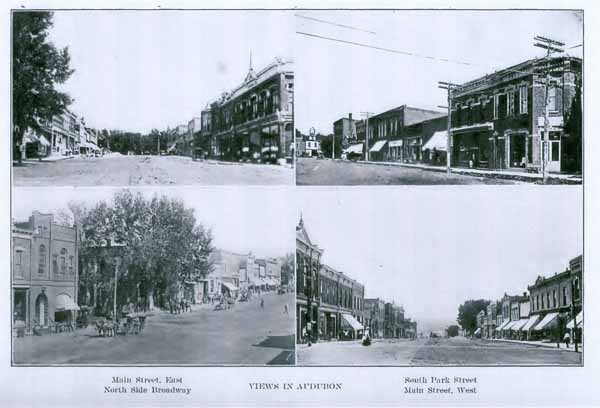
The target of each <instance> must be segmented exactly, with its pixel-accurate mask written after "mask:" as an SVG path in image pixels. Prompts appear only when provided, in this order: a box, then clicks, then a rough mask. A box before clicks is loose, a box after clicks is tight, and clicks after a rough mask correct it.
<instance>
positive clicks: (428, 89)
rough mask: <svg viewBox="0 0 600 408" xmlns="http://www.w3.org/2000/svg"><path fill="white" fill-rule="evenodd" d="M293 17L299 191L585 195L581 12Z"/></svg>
mask: <svg viewBox="0 0 600 408" xmlns="http://www.w3.org/2000/svg"><path fill="white" fill-rule="evenodd" d="M294 16H295V27H296V35H297V40H296V60H297V61H298V63H297V64H296V65H297V71H296V72H297V73H298V77H299V78H301V80H300V81H301V84H302V90H301V92H300V93H299V97H298V98H297V106H296V144H297V148H296V152H297V156H298V159H297V164H298V165H297V167H296V183H297V184H298V185H390V184H396V185H397V184H399V185H438V184H522V183H530V184H532V183H534V184H581V183H582V137H583V134H582V133H583V132H582V109H583V103H582V80H583V79H582V72H583V68H582V67H583V12H581V11H572V10H361V11H358V10H320V11H317V10H299V11H297V12H296V13H295V14H294ZM432 36H434V37H435V40H433V38H432ZM315 61H318V62H319V64H318V67H315V63H314V62H315ZM448 152H450V153H449V154H448Z"/></svg>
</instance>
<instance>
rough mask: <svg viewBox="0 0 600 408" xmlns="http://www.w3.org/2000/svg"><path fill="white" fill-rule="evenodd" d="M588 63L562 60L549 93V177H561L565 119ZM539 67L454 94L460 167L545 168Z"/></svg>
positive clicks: (513, 70) (519, 68)
mask: <svg viewBox="0 0 600 408" xmlns="http://www.w3.org/2000/svg"><path fill="white" fill-rule="evenodd" d="M581 63H582V61H581V59H579V58H574V57H557V58H554V59H553V62H552V64H553V65H554V66H558V68H556V69H554V70H553V72H552V80H553V83H552V86H551V87H550V89H549V93H548V104H549V116H550V118H549V121H550V132H549V137H550V142H549V143H550V144H549V147H548V149H549V163H548V169H549V171H554V172H559V171H561V156H562V153H561V152H562V144H563V143H564V138H566V137H568V136H567V135H566V134H564V132H563V126H564V123H565V115H567V114H568V112H569V110H570V108H571V102H572V100H573V98H574V96H575V92H576V86H577V85H576V84H577V82H578V81H577V79H578V77H579V76H580V75H581V65H582V64H581ZM542 76H543V74H542V71H541V70H540V64H539V61H536V60H528V61H525V62H522V63H520V64H517V65H515V66H512V67H509V68H506V69H503V70H499V71H496V72H494V73H492V74H489V75H486V76H484V77H482V78H478V79H475V80H473V81H470V82H467V83H465V84H462V85H461V86H460V87H458V88H457V89H456V90H455V91H453V94H452V121H451V122H452V123H451V135H452V154H451V163H452V166H456V167H475V168H477V167H478V168H486V169H509V168H528V169H531V170H533V171H538V170H539V169H540V167H541V161H542V155H541V149H542V138H541V136H542V133H543V127H544V111H545V97H546V95H545V86H544V85H542V84H540V83H539V82H538V80H539V79H540V78H541V77H542Z"/></svg>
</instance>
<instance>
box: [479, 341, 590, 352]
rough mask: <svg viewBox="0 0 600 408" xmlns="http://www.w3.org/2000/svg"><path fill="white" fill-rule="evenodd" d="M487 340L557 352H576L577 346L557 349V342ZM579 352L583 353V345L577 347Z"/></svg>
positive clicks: (564, 346) (562, 346)
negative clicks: (526, 345) (543, 348)
mask: <svg viewBox="0 0 600 408" xmlns="http://www.w3.org/2000/svg"><path fill="white" fill-rule="evenodd" d="M485 340H488V341H501V342H505V343H520V344H528V345H530V346H537V347H545V348H550V349H555V350H563V351H575V345H573V344H570V345H569V347H568V348H567V346H566V344H565V343H564V342H563V343H559V346H560V347H556V342H551V343H546V342H541V341H527V340H510V339H485ZM577 352H578V353H582V352H583V344H581V343H580V344H578V345H577Z"/></svg>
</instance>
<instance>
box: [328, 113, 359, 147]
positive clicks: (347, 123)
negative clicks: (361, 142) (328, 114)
mask: <svg viewBox="0 0 600 408" xmlns="http://www.w3.org/2000/svg"><path fill="white" fill-rule="evenodd" d="M333 135H334V136H335V138H336V140H338V138H339V139H340V140H341V141H342V146H341V147H342V149H345V148H346V147H348V146H349V145H351V144H355V143H356V142H357V134H356V121H355V120H354V119H352V114H351V113H349V114H348V117H345V118H340V119H338V120H336V121H335V122H333Z"/></svg>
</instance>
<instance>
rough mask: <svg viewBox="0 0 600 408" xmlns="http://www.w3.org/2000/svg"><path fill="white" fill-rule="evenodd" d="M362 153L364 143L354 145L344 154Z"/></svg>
mask: <svg viewBox="0 0 600 408" xmlns="http://www.w3.org/2000/svg"><path fill="white" fill-rule="evenodd" d="M362 152H363V145H362V143H359V144H353V145H352V146H350V147H348V148H347V149H346V150H344V153H357V154H362Z"/></svg>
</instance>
